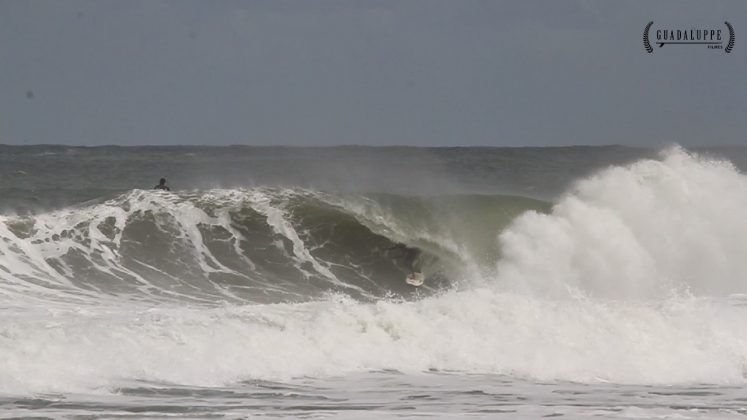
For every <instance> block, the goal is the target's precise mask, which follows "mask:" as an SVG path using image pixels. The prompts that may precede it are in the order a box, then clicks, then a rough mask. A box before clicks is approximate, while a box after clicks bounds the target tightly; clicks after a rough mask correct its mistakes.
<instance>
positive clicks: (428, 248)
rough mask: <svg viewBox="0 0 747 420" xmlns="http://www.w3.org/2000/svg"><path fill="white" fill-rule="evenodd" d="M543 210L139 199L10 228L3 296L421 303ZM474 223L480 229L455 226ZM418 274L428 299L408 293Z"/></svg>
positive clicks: (230, 195)
mask: <svg viewBox="0 0 747 420" xmlns="http://www.w3.org/2000/svg"><path fill="white" fill-rule="evenodd" d="M542 207H546V206H545V205H544V204H543V203H541V202H538V201H535V200H530V199H523V198H519V197H502V196H460V197H440V198H428V197H408V196H397V195H381V194H380V195H369V196H362V195H333V194H328V193H322V192H317V191H311V190H301V189H269V188H256V189H250V190H210V191H206V192H194V193H180V194H172V193H163V192H156V191H142V190H136V191H132V192H130V193H127V194H123V195H121V196H119V197H117V198H115V199H112V200H108V201H105V202H102V203H89V204H88V205H82V206H78V207H76V208H69V209H64V210H59V211H55V212H52V213H46V214H41V215H34V216H25V217H4V218H3V219H1V220H0V222H2V223H1V224H0V235H2V238H3V241H4V245H3V248H0V252H2V255H3V257H4V260H3V263H2V264H1V265H0V269H1V271H0V276H2V278H3V282H4V284H5V287H4V290H3V292H4V293H5V294H6V295H8V296H13V295H28V294H39V295H41V296H47V297H49V296H58V297H59V296H61V295H64V296H66V297H67V298H73V299H76V298H80V297H83V296H91V295H94V296H95V295H97V294H103V295H107V296H115V295H116V296H122V295H125V296H128V297H130V298H134V299H139V298H142V299H150V300H155V301H158V302H162V301H163V300H168V299H176V300H189V301H195V302H203V303H211V302H213V303H215V302H234V303H247V302H251V303H277V302H302V301H307V300H314V299H319V298H322V297H324V296H326V295H328V294H329V293H344V294H346V295H348V296H350V297H353V298H355V299H359V300H375V299H378V298H381V297H385V296H389V297H394V296H401V297H412V296H414V294H415V293H416V291H417V293H419V294H420V295H422V294H423V293H424V291H431V292H432V291H435V290H440V289H444V288H448V287H451V286H452V285H453V284H454V282H455V280H457V279H459V278H460V277H463V271H464V270H465V269H466V267H468V266H469V265H470V263H473V261H470V260H468V259H465V258H462V257H461V255H468V254H471V253H474V251H477V249H475V248H478V247H482V246H485V247H487V248H486V249H485V251H487V253H488V254H492V255H494V254H495V252H494V249H491V248H494V247H495V244H494V241H493V239H494V238H493V237H492V235H488V236H487V237H483V238H480V235H479V233H480V230H479V229H480V228H481V226H480V225H479V221H480V220H485V219H486V218H487V217H489V216H491V215H496V216H497V218H496V220H494V221H492V222H491V223H492V224H493V226H492V227H491V231H493V232H495V231H496V230H497V229H500V228H501V226H500V225H501V224H502V225H506V224H508V223H509V222H510V220H511V219H512V218H513V217H514V216H516V215H518V214H519V213H520V212H522V211H523V210H525V209H528V208H542ZM455 211H456V213H455ZM501 212H503V213H504V214H503V215H501V214H500V213H501ZM467 213H471V215H472V216H476V217H475V218H474V219H472V220H476V221H478V225H477V226H471V225H470V221H469V220H455V219H453V215H454V214H462V215H467ZM450 218H451V220H450ZM483 236H485V235H483ZM402 243H407V244H408V246H409V247H410V248H411V249H416V250H419V251H420V252H419V255H418V256H417V259H416V261H415V263H414V264H413V263H412V262H411V261H410V260H407V259H406V255H405V253H404V252H403V251H402V250H401V249H399V248H397V247H396V245H397V244H402ZM489 262H491V261H490V260H488V261H482V263H483V264H486V263H489ZM492 262H494V261H492ZM412 265H415V266H416V268H417V269H418V270H419V271H422V272H423V273H424V274H425V275H426V276H427V278H428V287H426V288H424V289H422V290H421V289H415V288H413V287H411V286H409V285H407V284H406V283H405V282H404V281H403V280H404V278H405V276H406V275H407V274H408V273H409V269H410V266H412ZM426 293H427V292H426Z"/></svg>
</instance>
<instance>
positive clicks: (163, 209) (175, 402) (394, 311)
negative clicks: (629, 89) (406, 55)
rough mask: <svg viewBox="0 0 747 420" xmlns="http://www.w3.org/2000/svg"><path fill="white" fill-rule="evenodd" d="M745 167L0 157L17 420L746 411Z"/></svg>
mask: <svg viewBox="0 0 747 420" xmlns="http://www.w3.org/2000/svg"><path fill="white" fill-rule="evenodd" d="M745 169H747V148H742V147H730V148H712V149H694V150H686V149H685V148H682V147H679V146H676V145H673V146H670V147H666V148H663V149H661V150H655V149H647V148H630V147H621V146H608V147H561V148H476V147H462V148H412V147H355V146H348V147H328V148H299V147H242V146H233V147H207V146H205V147H189V146H173V147H113V146H112V147H92V148H88V147H69V146H46V145H40V146H0V418H13V417H31V418H69V419H99V418H106V419H109V418H132V419H142V418H220V419H224V418H225V419H238V418H255V417H272V418H275V417H279V418H315V419H316V418H340V419H351V418H352V419H382V418H398V419H402V418H457V417H458V418H507V419H535V418H542V417H560V418H571V419H577V418H586V417H594V418H624V419H654V418H656V419H660V418H675V419H714V418H739V417H744V416H745V415H747V380H746V378H747V328H745V321H747V258H745V255H747V217H745V214H746V213H745V209H747V177H746V176H745V174H744V171H745ZM161 177H165V178H166V179H167V185H168V186H169V187H170V188H171V191H159V190H154V189H153V186H154V185H155V184H157V183H158V180H159V178H161ZM412 270H416V271H419V272H422V273H423V274H424V276H425V282H424V284H423V285H422V286H419V287H415V286H412V285H409V284H407V283H406V282H405V277H406V276H407V275H408V274H409V272H410V271H412Z"/></svg>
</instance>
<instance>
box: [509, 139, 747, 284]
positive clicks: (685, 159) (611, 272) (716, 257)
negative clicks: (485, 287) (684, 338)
mask: <svg viewBox="0 0 747 420" xmlns="http://www.w3.org/2000/svg"><path fill="white" fill-rule="evenodd" d="M745 210H747V179H746V178H745V176H744V175H742V174H740V173H739V172H738V171H737V170H735V169H734V167H733V166H732V165H731V164H730V163H728V162H719V161H710V160H705V159H701V158H697V157H694V156H692V155H689V154H688V153H686V152H685V151H683V150H681V149H672V150H669V151H667V152H666V153H665V154H664V157H663V160H661V161H654V160H645V161H640V162H637V163H635V164H633V165H630V166H627V167H615V168H611V169H607V170H605V171H602V172H600V173H598V174H596V175H595V176H593V177H591V178H589V179H586V180H583V181H581V182H579V183H578V184H577V185H576V186H575V188H574V189H573V190H572V191H571V192H570V193H568V194H567V195H566V196H565V197H564V198H562V199H561V200H560V201H559V202H558V203H557V204H556V205H555V206H554V208H553V210H552V213H551V214H539V213H535V212H529V213H526V214H525V215H524V216H522V217H520V218H519V219H518V220H516V222H515V223H514V224H513V226H512V227H511V228H510V229H508V230H507V231H505V232H503V233H502V234H501V236H500V241H501V245H502V249H503V253H504V258H503V259H502V260H501V261H500V262H499V264H498V271H499V277H500V279H501V281H502V282H504V284H506V285H510V286H509V287H512V288H514V287H518V288H526V289H529V290H531V292H532V293H533V294H535V295H546V296H553V297H561V296H569V295H572V294H574V293H578V292H581V293H587V294H591V295H593V296H596V297H603V298H613V299H623V298H636V299H647V298H654V299H659V298H662V297H664V296H666V295H668V294H670V293H671V292H672V289H673V288H675V289H679V290H688V291H689V292H691V293H694V294H695V295H698V296H725V295H728V294H731V293H744V292H747V276H746V274H747V258H744V256H745V255H747V217H745V216H744V215H745Z"/></svg>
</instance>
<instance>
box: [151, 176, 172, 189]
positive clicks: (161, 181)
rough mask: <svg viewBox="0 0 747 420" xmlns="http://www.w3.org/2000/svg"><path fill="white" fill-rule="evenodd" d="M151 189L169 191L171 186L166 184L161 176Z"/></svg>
mask: <svg viewBox="0 0 747 420" xmlns="http://www.w3.org/2000/svg"><path fill="white" fill-rule="evenodd" d="M153 189H155V190H166V191H171V188H169V187H167V186H166V178H161V180H160V181H158V185H156V186H155V187H153Z"/></svg>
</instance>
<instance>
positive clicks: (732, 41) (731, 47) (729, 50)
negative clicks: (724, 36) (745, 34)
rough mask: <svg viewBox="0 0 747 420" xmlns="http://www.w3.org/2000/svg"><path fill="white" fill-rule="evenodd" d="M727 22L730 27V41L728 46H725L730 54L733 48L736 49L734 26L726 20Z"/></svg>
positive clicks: (726, 51)
mask: <svg viewBox="0 0 747 420" xmlns="http://www.w3.org/2000/svg"><path fill="white" fill-rule="evenodd" d="M724 23H725V24H726V27H727V28H729V43H728V44H726V48H724V52H725V53H727V54H729V53H731V50H733V49H734V38H735V37H734V27H733V26H731V23H729V22H724Z"/></svg>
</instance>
